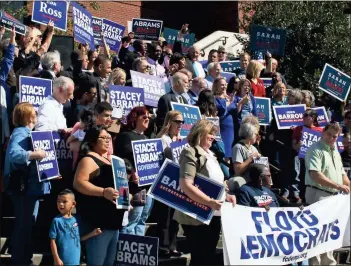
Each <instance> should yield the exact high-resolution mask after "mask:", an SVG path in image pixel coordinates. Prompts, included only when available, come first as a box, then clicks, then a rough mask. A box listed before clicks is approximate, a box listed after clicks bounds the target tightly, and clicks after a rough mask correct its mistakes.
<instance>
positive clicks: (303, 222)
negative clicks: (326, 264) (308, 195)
mask: <svg viewBox="0 0 351 266" xmlns="http://www.w3.org/2000/svg"><path fill="white" fill-rule="evenodd" d="M349 210H350V197H349V195H337V196H332V197H329V198H327V199H325V200H322V201H319V202H317V203H314V204H312V205H310V206H308V207H305V208H304V209H303V210H300V209H299V208H296V207H295V208H292V207H289V208H271V209H270V210H269V211H268V212H267V211H266V210H265V209H263V208H250V207H245V206H240V205H237V206H236V207H234V208H233V207H232V205H231V204H230V203H225V204H224V205H223V206H222V209H221V214H222V230H223V236H224V242H225V246H224V249H226V250H224V256H225V260H226V261H227V264H228V265H286V264H292V263H295V262H299V261H303V260H306V259H308V258H311V257H314V256H316V255H319V254H322V253H325V252H327V251H332V250H335V249H338V248H340V247H342V246H343V238H344V234H345V229H346V226H347V223H348V220H349V216H350V212H349ZM238 217H240V219H238ZM238 228H240V230H238Z"/></svg>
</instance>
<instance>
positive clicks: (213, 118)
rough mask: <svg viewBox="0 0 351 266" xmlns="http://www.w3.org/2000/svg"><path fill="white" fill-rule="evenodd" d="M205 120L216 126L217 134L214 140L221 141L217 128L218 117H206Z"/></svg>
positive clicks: (218, 127) (219, 130)
mask: <svg viewBox="0 0 351 266" xmlns="http://www.w3.org/2000/svg"><path fill="white" fill-rule="evenodd" d="M206 120H208V121H211V122H212V123H213V124H215V125H216V127H217V129H218V130H217V134H216V140H217V141H221V140H222V137H221V129H220V126H219V117H218V116H216V117H206Z"/></svg>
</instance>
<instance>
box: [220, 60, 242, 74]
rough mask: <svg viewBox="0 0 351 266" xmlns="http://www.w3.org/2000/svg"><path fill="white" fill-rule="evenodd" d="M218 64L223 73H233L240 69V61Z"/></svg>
mask: <svg viewBox="0 0 351 266" xmlns="http://www.w3.org/2000/svg"><path fill="white" fill-rule="evenodd" d="M219 64H220V65H221V67H222V71H223V72H233V71H234V70H235V69H237V68H240V60H232V61H222V62H219Z"/></svg>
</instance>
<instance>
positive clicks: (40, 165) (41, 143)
mask: <svg viewBox="0 0 351 266" xmlns="http://www.w3.org/2000/svg"><path fill="white" fill-rule="evenodd" d="M31 137H32V144H33V149H34V151H37V150H42V151H45V153H46V157H45V158H44V159H42V160H40V161H39V160H37V170H38V177H39V182H42V181H47V180H50V179H53V178H57V177H59V176H60V172H59V167H58V163H57V158H56V152H55V144H54V140H53V137H52V133H51V131H32V132H31Z"/></svg>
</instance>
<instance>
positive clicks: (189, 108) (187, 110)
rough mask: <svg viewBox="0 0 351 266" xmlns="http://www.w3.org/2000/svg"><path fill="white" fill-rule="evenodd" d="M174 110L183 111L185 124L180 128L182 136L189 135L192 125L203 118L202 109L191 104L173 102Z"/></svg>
mask: <svg viewBox="0 0 351 266" xmlns="http://www.w3.org/2000/svg"><path fill="white" fill-rule="evenodd" d="M171 106H172V110H176V111H179V112H181V113H182V116H183V119H184V124H183V125H182V129H181V130H180V136H181V137H182V138H185V137H186V136H188V135H189V132H190V129H191V127H192V126H193V125H194V124H195V123H196V122H197V121H199V120H201V119H202V117H201V113H200V109H199V107H197V106H193V105H190V104H182V103H174V102H171Z"/></svg>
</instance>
